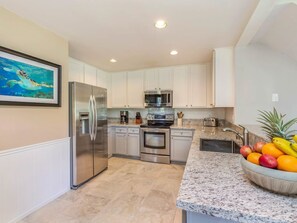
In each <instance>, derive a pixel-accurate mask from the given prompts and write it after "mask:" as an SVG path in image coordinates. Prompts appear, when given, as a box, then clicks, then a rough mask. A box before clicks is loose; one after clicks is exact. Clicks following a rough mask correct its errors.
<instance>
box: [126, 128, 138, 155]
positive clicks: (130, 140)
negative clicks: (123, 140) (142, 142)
mask: <svg viewBox="0 0 297 223" xmlns="http://www.w3.org/2000/svg"><path fill="white" fill-rule="evenodd" d="M127 155H129V156H139V134H132V133H128V137H127Z"/></svg>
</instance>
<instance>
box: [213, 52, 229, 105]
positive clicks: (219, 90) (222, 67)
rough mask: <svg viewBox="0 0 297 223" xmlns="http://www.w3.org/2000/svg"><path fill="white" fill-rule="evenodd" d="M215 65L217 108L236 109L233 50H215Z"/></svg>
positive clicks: (215, 98)
mask: <svg viewBox="0 0 297 223" xmlns="http://www.w3.org/2000/svg"><path fill="white" fill-rule="evenodd" d="M213 63H214V66H213V67H214V69H213V72H214V94H215V95H214V100H215V107H234V50H233V48H232V47H225V48H218V49H215V51H214V54H213ZM222 83H224V84H222Z"/></svg>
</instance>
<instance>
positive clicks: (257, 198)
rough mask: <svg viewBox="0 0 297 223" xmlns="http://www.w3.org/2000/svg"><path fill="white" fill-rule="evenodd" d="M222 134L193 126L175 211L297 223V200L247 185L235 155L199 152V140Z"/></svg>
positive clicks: (250, 220)
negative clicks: (182, 210)
mask: <svg viewBox="0 0 297 223" xmlns="http://www.w3.org/2000/svg"><path fill="white" fill-rule="evenodd" d="M208 128H210V127H208ZM223 133H224V134H223ZM223 133H222V129H221V128H220V127H218V128H214V129H205V128H203V127H201V126H196V131H195V134H194V138H193V143H192V146H191V149H190V152H189V156H188V160H187V164H186V167H185V171H184V175H183V179H182V183H181V186H180V190H179V195H178V198H177V203H176V204H177V207H179V208H181V209H184V210H186V211H190V212H196V213H200V214H207V215H211V216H214V217H220V218H224V219H228V220H233V221H237V222H249V223H250V222H257V223H258V222H259V223H260V222H265V223H266V222H271V223H285V222H297V196H284V195H279V194H275V193H271V192H269V191H267V190H264V189H262V188H261V187H258V186H257V185H255V184H253V183H251V182H250V181H249V180H248V179H247V178H246V177H245V175H244V173H243V171H242V169H241V166H240V155H239V154H229V153H228V154H227V153H217V152H205V151H199V143H200V137H202V138H203V137H205V138H215V139H223V138H227V137H229V136H228V135H226V133H225V132H223ZM229 139H230V138H229Z"/></svg>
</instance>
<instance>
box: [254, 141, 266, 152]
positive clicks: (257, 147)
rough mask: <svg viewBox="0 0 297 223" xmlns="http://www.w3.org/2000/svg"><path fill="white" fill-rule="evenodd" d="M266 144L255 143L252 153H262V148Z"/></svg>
mask: <svg viewBox="0 0 297 223" xmlns="http://www.w3.org/2000/svg"><path fill="white" fill-rule="evenodd" d="M265 144H266V142H257V143H255V145H254V146H253V151H254V152H257V153H262V147H263V146H264V145H265Z"/></svg>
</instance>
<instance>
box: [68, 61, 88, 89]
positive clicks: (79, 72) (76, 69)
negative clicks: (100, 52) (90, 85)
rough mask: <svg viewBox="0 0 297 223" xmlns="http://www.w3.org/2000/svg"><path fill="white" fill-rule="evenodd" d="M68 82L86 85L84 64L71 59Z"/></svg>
mask: <svg viewBox="0 0 297 223" xmlns="http://www.w3.org/2000/svg"><path fill="white" fill-rule="evenodd" d="M68 81H76V82H81V83H84V63H82V62H80V61H78V60H75V59H73V58H69V75H68Z"/></svg>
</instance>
